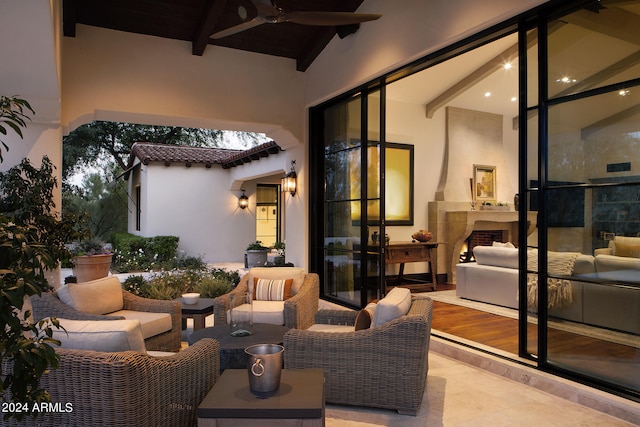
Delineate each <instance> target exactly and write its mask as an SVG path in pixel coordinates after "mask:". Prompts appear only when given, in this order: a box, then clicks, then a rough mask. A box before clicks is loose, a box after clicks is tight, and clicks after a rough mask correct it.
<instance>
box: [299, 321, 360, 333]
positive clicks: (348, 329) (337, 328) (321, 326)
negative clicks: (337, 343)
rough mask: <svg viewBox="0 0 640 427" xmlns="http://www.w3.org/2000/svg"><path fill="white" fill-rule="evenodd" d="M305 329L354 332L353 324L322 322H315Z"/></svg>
mask: <svg viewBox="0 0 640 427" xmlns="http://www.w3.org/2000/svg"><path fill="white" fill-rule="evenodd" d="M307 331H316V332H354V331H355V328H354V327H353V325H326V324H324V323H315V324H313V325H311V326H309V328H307Z"/></svg>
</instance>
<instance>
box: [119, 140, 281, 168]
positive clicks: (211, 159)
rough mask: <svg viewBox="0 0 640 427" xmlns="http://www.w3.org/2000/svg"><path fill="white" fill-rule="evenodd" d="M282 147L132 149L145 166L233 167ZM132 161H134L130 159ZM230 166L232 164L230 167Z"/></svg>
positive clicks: (140, 146)
mask: <svg viewBox="0 0 640 427" xmlns="http://www.w3.org/2000/svg"><path fill="white" fill-rule="evenodd" d="M279 151H280V147H279V146H278V144H276V143H275V142H274V141H269V142H266V143H264V144H260V145H258V146H256V147H253V148H250V149H248V150H235V149H230V148H218V147H188V146H182V145H171V144H157V143H152V142H136V143H135V144H133V146H132V147H131V156H135V157H137V158H138V159H140V161H141V162H142V163H144V164H149V163H151V162H162V163H204V164H209V165H212V164H221V165H227V166H228V167H233V166H235V165H237V164H240V163H246V162H247V161H251V160H257V159H258V158H259V157H266V156H268V155H269V154H276V153H277V152H279ZM130 160H132V159H130ZM239 162H240V163H239ZM229 164H232V165H231V166H229Z"/></svg>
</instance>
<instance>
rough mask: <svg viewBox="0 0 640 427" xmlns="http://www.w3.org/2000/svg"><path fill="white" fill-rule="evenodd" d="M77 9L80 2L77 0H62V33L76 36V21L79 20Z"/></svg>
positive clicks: (66, 35) (67, 35)
mask: <svg viewBox="0 0 640 427" xmlns="http://www.w3.org/2000/svg"><path fill="white" fill-rule="evenodd" d="M77 9H78V4H77V3H76V0H63V1H62V17H63V18H62V34H63V35H64V36H65V37H75V36H76V23H77V21H78V15H77Z"/></svg>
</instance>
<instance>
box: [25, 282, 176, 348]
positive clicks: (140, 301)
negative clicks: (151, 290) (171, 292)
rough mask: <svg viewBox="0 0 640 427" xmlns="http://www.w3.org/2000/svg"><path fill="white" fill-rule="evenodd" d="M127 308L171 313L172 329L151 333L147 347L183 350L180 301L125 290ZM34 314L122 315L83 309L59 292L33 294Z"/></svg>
mask: <svg viewBox="0 0 640 427" xmlns="http://www.w3.org/2000/svg"><path fill="white" fill-rule="evenodd" d="M122 296H123V299H124V309H125V310H133V311H146V312H155V313H169V314H170V315H171V330H170V331H167V332H164V333H162V334H158V335H155V336H152V337H149V338H147V339H146V340H145V346H146V348H147V350H153V351H171V352H177V351H180V341H181V340H182V305H181V304H180V302H178V301H165V300H154V299H149V298H142V297H139V296H137V295H133V294H132V293H130V292H127V291H125V290H123V291H122ZM31 305H32V306H33V318H34V320H35V321H38V320H40V319H43V318H45V317H59V318H61V319H70V320H118V319H124V317H122V316H109V315H102V314H88V313H83V312H81V311H78V310H76V309H74V308H73V307H70V306H68V305H67V304H65V303H64V302H62V301H61V300H60V298H58V295H57V294H56V292H52V293H43V294H42V295H41V296H33V297H31Z"/></svg>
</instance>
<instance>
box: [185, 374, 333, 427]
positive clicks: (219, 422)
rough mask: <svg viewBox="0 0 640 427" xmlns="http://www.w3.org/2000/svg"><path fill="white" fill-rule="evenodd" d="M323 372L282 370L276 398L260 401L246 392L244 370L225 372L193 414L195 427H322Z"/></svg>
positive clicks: (248, 391) (247, 376)
mask: <svg viewBox="0 0 640 427" xmlns="http://www.w3.org/2000/svg"><path fill="white" fill-rule="evenodd" d="M324 406H325V405H324V373H323V371H322V369H283V370H282V377H281V379H280V389H279V390H278V392H277V393H276V395H275V396H272V397H269V398H267V399H260V398H258V397H256V396H254V395H253V394H252V393H251V390H249V374H248V372H247V369H246V368H245V369H228V370H226V371H224V372H223V373H222V375H221V376H220V380H218V382H217V383H216V384H215V385H214V386H213V388H212V389H211V390H210V391H209V394H207V396H206V397H205V398H204V400H203V401H202V403H201V404H200V406H198V409H197V411H196V414H197V416H198V427H214V426H226V425H233V426H234V427H243V426H251V427H254V426H260V425H269V426H278V427H285V426H303V427H323V426H324Z"/></svg>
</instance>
